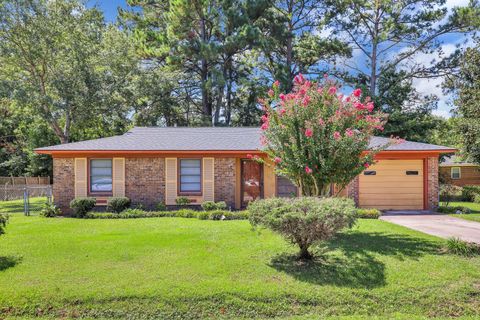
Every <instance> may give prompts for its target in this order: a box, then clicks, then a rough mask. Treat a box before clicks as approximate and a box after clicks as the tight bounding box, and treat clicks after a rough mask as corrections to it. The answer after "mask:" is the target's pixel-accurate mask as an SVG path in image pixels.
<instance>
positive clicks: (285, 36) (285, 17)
mask: <svg viewBox="0 0 480 320" xmlns="http://www.w3.org/2000/svg"><path fill="white" fill-rule="evenodd" d="M327 10H331V8H330V9H329V8H327V7H326V6H325V5H324V2H322V1H316V0H277V1H274V2H273V3H272V6H271V7H270V8H269V10H268V11H267V14H266V15H265V17H264V19H262V30H263V32H264V41H263V48H262V51H263V55H264V60H265V63H262V64H261V66H263V69H264V70H265V71H267V73H268V74H269V75H270V78H271V79H275V80H279V81H280V83H281V89H282V90H286V91H290V90H291V89H292V87H293V78H294V76H295V75H296V74H298V73H302V74H305V75H313V76H315V75H319V74H321V75H323V74H324V73H325V71H326V70H327V67H326V64H328V63H331V62H333V61H335V59H336V58H337V57H338V56H345V57H349V56H350V49H349V48H348V46H347V45H346V43H344V42H343V41H341V40H339V39H335V38H329V37H323V36H322V31H324V28H325V22H326V20H325V19H324V16H325V15H326V12H327Z"/></svg>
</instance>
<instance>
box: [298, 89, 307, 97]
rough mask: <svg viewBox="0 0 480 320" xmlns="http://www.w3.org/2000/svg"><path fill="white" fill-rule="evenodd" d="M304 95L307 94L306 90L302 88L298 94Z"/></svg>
mask: <svg viewBox="0 0 480 320" xmlns="http://www.w3.org/2000/svg"><path fill="white" fill-rule="evenodd" d="M305 93H307V90H306V89H305V88H302V89H300V90H299V91H298V94H299V95H301V96H303V95H304V94H305Z"/></svg>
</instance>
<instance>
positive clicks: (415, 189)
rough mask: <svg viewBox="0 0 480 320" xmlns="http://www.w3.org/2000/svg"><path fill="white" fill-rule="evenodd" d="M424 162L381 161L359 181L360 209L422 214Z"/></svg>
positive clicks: (369, 169)
mask: <svg viewBox="0 0 480 320" xmlns="http://www.w3.org/2000/svg"><path fill="white" fill-rule="evenodd" d="M424 188H425V185H424V160H423V159H419V160H417V159H415V160H404V159H402V160H379V161H378V162H377V163H376V164H375V165H372V166H371V167H370V168H368V169H367V170H365V171H364V172H363V173H362V174H361V175H360V177H359V205H360V207H362V208H377V209H380V210H423V209H424V207H425V205H424V203H425V202H424Z"/></svg>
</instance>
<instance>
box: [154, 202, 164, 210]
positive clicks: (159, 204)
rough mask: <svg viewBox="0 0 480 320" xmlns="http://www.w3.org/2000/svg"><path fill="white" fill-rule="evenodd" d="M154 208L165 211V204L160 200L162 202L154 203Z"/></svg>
mask: <svg viewBox="0 0 480 320" xmlns="http://www.w3.org/2000/svg"><path fill="white" fill-rule="evenodd" d="M155 209H156V210H157V211H167V206H166V205H165V203H164V202H163V201H162V202H159V203H157V204H156V205H155Z"/></svg>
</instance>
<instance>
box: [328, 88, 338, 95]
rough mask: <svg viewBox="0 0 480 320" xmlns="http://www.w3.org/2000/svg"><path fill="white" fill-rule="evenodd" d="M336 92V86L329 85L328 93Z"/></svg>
mask: <svg viewBox="0 0 480 320" xmlns="http://www.w3.org/2000/svg"><path fill="white" fill-rule="evenodd" d="M336 92H337V88H336V87H330V88H329V89H328V93H329V94H335V93H336Z"/></svg>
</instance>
